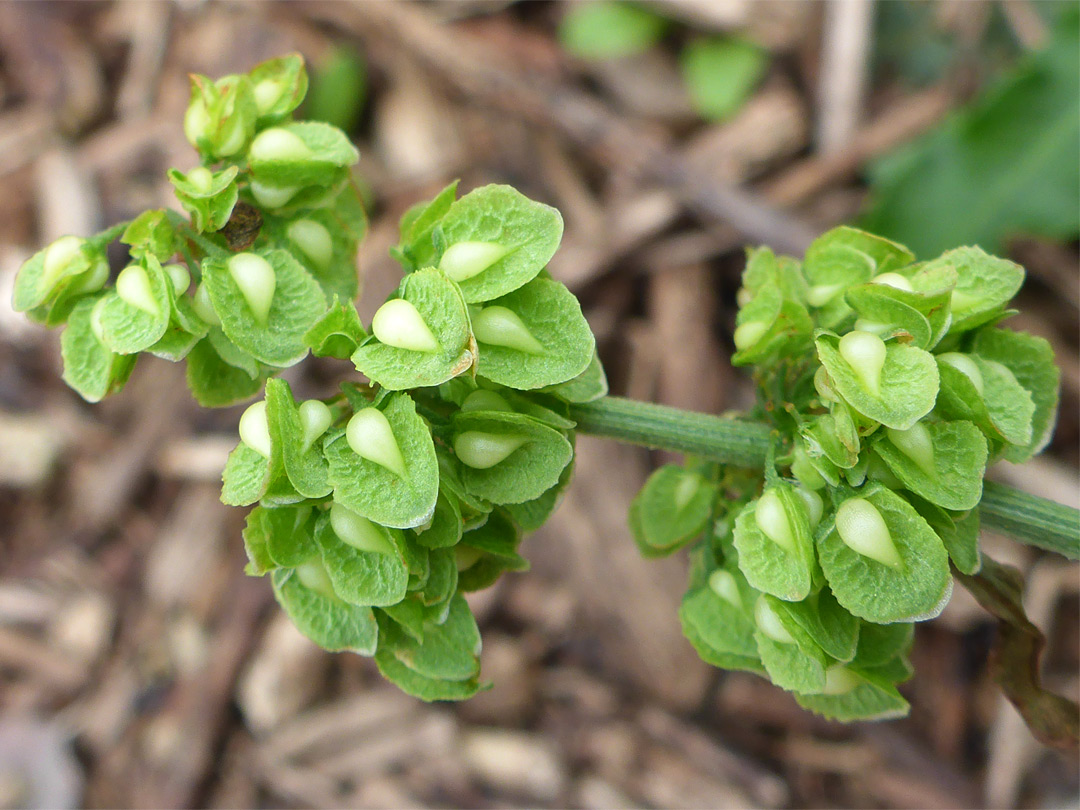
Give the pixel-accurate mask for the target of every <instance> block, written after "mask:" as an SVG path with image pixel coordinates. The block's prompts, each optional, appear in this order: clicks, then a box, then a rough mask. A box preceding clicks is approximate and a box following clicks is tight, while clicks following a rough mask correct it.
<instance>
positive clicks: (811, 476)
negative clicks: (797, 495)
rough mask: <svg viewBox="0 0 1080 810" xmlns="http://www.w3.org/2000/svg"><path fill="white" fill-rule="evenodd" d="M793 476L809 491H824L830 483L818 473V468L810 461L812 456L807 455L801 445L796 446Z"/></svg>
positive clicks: (792, 464) (792, 463)
mask: <svg viewBox="0 0 1080 810" xmlns="http://www.w3.org/2000/svg"><path fill="white" fill-rule="evenodd" d="M791 474H792V475H794V476H795V477H796V478H797V479H798V481H799V483H800V484H802V485H803V486H804V487H806V488H808V489H813V490H817V489H823V488H824V487H825V485H826V484H827V483H828V481H826V480H825V479H824V478H823V477H822V475H821V473H820V472H818V468H817V467H815V466H814V462H812V461H811V460H810V456H808V455H807V454H806V450H805V449H803V446H802V445H801V444H796V445H795V459H794V460H793V461H792V462H791Z"/></svg>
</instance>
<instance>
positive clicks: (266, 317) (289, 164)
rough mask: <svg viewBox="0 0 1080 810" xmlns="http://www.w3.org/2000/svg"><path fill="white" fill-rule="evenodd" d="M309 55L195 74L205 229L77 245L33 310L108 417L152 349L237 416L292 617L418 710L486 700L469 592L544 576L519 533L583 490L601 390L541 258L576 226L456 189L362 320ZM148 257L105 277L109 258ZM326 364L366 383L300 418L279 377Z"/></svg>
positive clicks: (584, 328) (358, 230)
mask: <svg viewBox="0 0 1080 810" xmlns="http://www.w3.org/2000/svg"><path fill="white" fill-rule="evenodd" d="M306 89H307V77H306V73H305V71H304V66H303V61H302V60H301V58H300V57H299V56H289V57H285V58H282V59H275V60H271V61H269V62H265V63H263V64H261V65H258V66H257V67H256V68H255V69H254V70H252V71H251V72H250V73H249V74H246V75H243V76H239V75H238V76H227V77H225V78H223V79H220V80H218V81H216V82H214V81H211V80H210V79H207V78H206V77H201V76H196V77H193V80H192V96H191V103H190V106H189V108H188V112H187V116H186V117H185V120H184V131H185V133H186V135H187V137H188V139H189V140H190V141H191V143H192V145H193V146H195V147H196V149H197V150H198V152H199V155H200V157H201V163H200V165H199V166H196V167H195V168H193V169H191V170H190V171H188V172H187V173H181V172H179V171H176V170H172V171H170V172H169V178H170V180H171V181H172V183H173V186H174V187H175V190H176V196H177V199H178V200H179V202H180V205H181V206H182V207H183V208H184V210H185V211H186V212H187V213H188V215H189V219H185V218H184V217H183V216H181V215H180V214H178V213H176V212H172V211H165V210H157V211H147V212H146V213H144V214H142V215H141V216H139V217H138V218H136V219H135V220H133V221H132V222H130V223H124V224H122V225H119V226H117V227H115V228H112V229H110V230H109V231H106V232H104V233H101V234H98V235H97V236H95V237H92V238H90V239H82V238H79V237H74V236H68V237H64V238H62V239H60V240H58V241H57V242H55V243H53V244H52V245H50V246H49V247H47V248H46V249H45V250H43V251H41V252H39V253H38V254H36V255H35V256H33V257H32V258H31V259H29V260H28V261H27V262H26V264H25V265H24V266H23V267H22V268H21V270H20V273H19V276H18V278H17V281H16V288H15V296H14V303H15V306H16V308H17V309H18V310H21V311H25V312H27V313H28V314H29V315H30V316H31V317H33V318H35V319H36V320H38V321H40V322H42V323H45V324H47V325H49V326H55V325H60V324H66V327H65V330H64V333H63V336H62V349H63V358H64V378H65V380H67V382H68V383H69V384H70V385H71V386H72V387H73V388H74V389H75V390H77V391H78V392H79V393H80V394H81V395H82V396H83V397H84V398H86V399H87V400H90V401H97V400H99V399H101V398H102V397H104V396H105V395H106V394H109V393H112V392H114V391H116V390H118V389H119V388H121V387H122V386H123V384H124V383H125V382H126V380H127V378H128V376H129V375H130V373H131V370H132V368H133V366H134V363H135V360H136V358H137V357H138V355H139V354H140V353H143V352H147V353H149V354H153V355H156V356H158V357H163V358H165V359H168V360H172V361H179V360H186V361H187V379H188V383H189V387H190V388H191V391H192V393H193V395H194V396H195V398H196V399H197V400H198V401H199V402H200V403H201V404H203V405H206V406H211V407H215V406H225V405H231V404H234V403H236V402H240V401H243V400H245V399H249V398H251V397H252V396H253V395H255V394H257V393H258V392H259V391H260V390H262V389H263V387H264V383H265V396H264V398H263V399H262V400H260V401H258V402H256V403H255V404H253V405H251V406H250V407H249V408H248V409H247V410H246V411H245V412H244V414H243V416H242V417H241V419H240V425H239V430H240V439H241V441H240V443H239V445H238V446H237V447H236V449H235V450H234V451H233V452H232V453H231V455H230V456H229V460H228V463H227V465H226V468H225V471H224V474H223V481H224V485H223V488H222V500H223V501H224V502H225V503H227V504H232V505H237V506H250V505H255V508H254V509H253V510H252V511H251V513H250V514H249V516H248V520H247V526H246V529H245V531H244V543H245V547H246V549H247V552H248V556H249V558H250V565H249V566H248V569H247V570H248V572H249V573H250V574H253V575H258V576H261V575H264V574H270V575H271V579H272V582H273V588H274V592H275V594H276V595H277V598H278V601H279V602H280V603H281V605H282V606H283V607H284V609H285V610H286V612H287V613H288V614H289V616H290V617H291V618H292V619H293V621H294V622H295V623H296V625H297V627H298V628H299V629H300V630H301V631H302V632H303V633H305V634H306V635H307V636H309V637H310V638H311V639H313V640H314V641H315V642H317V643H318V644H320V645H322V646H323V647H325V648H327V649H330V650H351V651H354V652H357V653H361V654H363V655H368V656H374V657H375V660H376V662H377V664H378V666H379V669H380V670H381V671H382V672H383V673H384V674H385V675H386V677H387V678H389V679H390V680H392V681H394V682H395V683H397V684H398V685H399V686H400V687H401V688H402V689H404V690H405V691H406V692H409V693H410V694H413V695H416V696H417V697H420V698H423V699H425V700H437V699H461V698H465V697H468V696H469V695H471V694H473V693H475V692H476V691H477V690H478V689H480V688H481V684H480V681H479V658H478V655H479V652H480V637H479V633H478V631H477V627H476V623H475V621H474V619H473V617H472V614H471V613H470V611H469V607H468V604H467V603H466V601H465V598H464V596H463V595H462V594H464V593H466V592H468V591H472V590H478V589H481V588H485V587H487V586H489V585H490V584H492V583H493V582H494V581H495V580H496V579H497V578H498V576H499V575H500V574H501V573H502V572H504V571H518V570H523V569H525V568H527V567H528V564H527V562H526V561H525V560H524V559H523V558H522V557H521V556H520V555H519V554H518V551H517V549H518V546H519V543H520V540H521V536H522V533H523V532H525V531H531V530H533V529H536V528H538V527H539V526H540V525H541V524H542V523H543V522H544V521H545V520H546V519H547V517H548V516H549V515H550V514H551V512H552V511H553V510H554V508H555V506H556V503H557V501H558V499H559V496H560V494H561V492H562V491H563V489H564V488H565V487H566V485H567V484H568V483H569V479H570V475H571V470H572V466H573V464H572V462H573V455H574V449H573V447H574V444H573V442H574V427H575V423H574V422H573V421H572V420H571V419H570V418H568V412H569V403H574V402H586V401H590V400H592V399H595V398H598V397H601V396H603V395H604V394H605V393H606V392H607V382H606V380H605V378H604V373H603V369H602V368H601V366H600V364H599V361H598V359H597V357H596V351H595V340H594V338H593V335H592V332H591V330H590V329H589V325H588V323H587V322H586V321H585V318H584V316H583V315H582V312H581V307H580V305H579V304H578V302H577V299H576V298H575V297H574V296H573V294H572V293H570V291H569V290H567V289H566V287H564V286H563V285H562V284H559V283H557V282H555V281H553V280H552V279H551V278H550V277H549V276H548V274H547V273H546V272H545V270H544V268H545V266H546V264H547V263H548V260H549V259H550V258H551V256H552V255H553V254H554V252H555V250H556V249H557V248H558V245H559V242H560V240H561V238H562V228H563V225H562V218H561V216H560V215H559V213H558V211H556V210H555V209H554V208H551V207H549V206H546V205H542V204H540V203H537V202H534V201H532V200H529V199H528V198H526V197H524V196H523V195H521V194H520V193H518V192H517V191H515V190H514V189H512V188H510V187H508V186H496V185H492V186H485V187H483V188H479V189H476V190H474V191H473V192H471V193H469V194H466V195H464V196H463V197H461V198H460V199H458V198H457V184H456V183H454V184H451V185H450V186H449V187H447V188H446V189H445V190H443V191H442V192H441V193H440V194H439V195H438V196H436V197H435V198H434V199H433V200H431V201H430V202H428V203H424V204H421V205H417V206H415V207H414V208H412V209H410V210H409V211H408V212H407V213H406V214H405V216H404V217H403V219H402V221H401V240H400V244H398V245H397V246H396V247H395V248H394V249H393V251H392V254H393V255H394V256H395V257H396V258H397V259H398V260H399V261H400V262H401V264H402V265H403V268H404V271H405V275H404V279H403V280H402V282H401V285H400V287H399V288H398V290H397V291H396V292H395V293H394V294H393V295H392V296H391V297H390V299H389V300H388V301H386V302H385V303H384V304H383V305H382V306H381V307H380V308H379V309H378V311H377V312H376V313H375V315H374V317H373V318H372V321H371V323H370V325H369V326H368V328H365V326H364V325H363V324H362V322H361V319H360V317H359V315H358V313H357V310H356V307H355V305H354V303H353V300H354V299H355V298H356V296H357V293H358V279H357V272H356V251H357V246H358V244H359V241H360V239H361V238H362V237H363V235H364V232H365V230H366V218H365V215H364V211H363V208H362V206H361V203H360V199H359V196H358V193H357V190H356V188H355V186H354V185H353V183H352V182H351V180H350V176H349V167H350V166H352V165H353V164H354V163H356V161H357V160H358V157H359V156H358V154H357V152H356V150H355V148H354V147H353V146H352V144H351V143H349V141H348V139H347V138H346V136H345V135H344V133H342V132H341V131H340V130H337V129H335V128H334V127H331V126H327V125H325V124H319V123H307V122H304V123H296V122H292V121H291V120H290V116H291V114H292V112H293V110H295V109H296V107H297V106H298V105H299V104H300V102H301V101H302V99H303V96H304V93H305V91H306ZM117 237H119V238H120V240H121V241H122V242H123V243H125V244H126V245H127V246H128V248H129V253H130V256H131V262H130V263H129V264H128V265H127V266H126V267H125V268H124V269H123V270H121V271H120V273H119V275H118V276H117V278H116V280H115V283H113V284H111V285H109V284H108V283H107V282H108V278H109V265H108V262H107V260H106V254H105V251H106V248H107V246H108V245H109V243H110V242H111V241H113V240H114V239H116V238H117ZM308 354H314V355H316V356H323V357H334V358H337V359H343V360H351V362H352V364H353V365H354V366H355V368H356V370H357V371H359V372H362V374H363V375H364V376H365V377H366V378H367V381H368V382H366V383H361V382H360V378H359V375H354V380H353V381H349V382H346V383H344V384H343V385H342V386H341V393H340V394H338V395H336V396H334V397H332V398H330V399H328V400H326V401H321V400H307V401H303V402H298V401H296V399H295V398H294V397H293V394H292V392H291V390H290V388H289V385H288V383H286V382H284V381H283V380H280V379H276V378H275V375H276V374H277V373H278V372H279V371H281V370H282V369H285V368H287V367H290V366H292V365H294V364H296V363H298V362H299V361H300V360H302V359H303V358H304V357H306V356H307V355H308Z"/></svg>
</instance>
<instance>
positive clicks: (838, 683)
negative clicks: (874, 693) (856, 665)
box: [822, 664, 863, 695]
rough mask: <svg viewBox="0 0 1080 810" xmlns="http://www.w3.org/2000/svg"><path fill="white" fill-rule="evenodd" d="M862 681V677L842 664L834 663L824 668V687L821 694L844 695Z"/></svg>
mask: <svg viewBox="0 0 1080 810" xmlns="http://www.w3.org/2000/svg"><path fill="white" fill-rule="evenodd" d="M862 682H863V679H862V678H860V677H859V676H858V675H856V674H855V673H854V672H852V671H851V670H850V669H848V668H847V667H845V666H844V665H843V664H834V665H833V666H831V667H829V668H828V669H827V670H825V688H824V689H823V690H822V694H823V695H846V694H847V693H848V692H850V691H851V690H852V689H854V688H855V687H856V686H858V685H859V684H861V683H862Z"/></svg>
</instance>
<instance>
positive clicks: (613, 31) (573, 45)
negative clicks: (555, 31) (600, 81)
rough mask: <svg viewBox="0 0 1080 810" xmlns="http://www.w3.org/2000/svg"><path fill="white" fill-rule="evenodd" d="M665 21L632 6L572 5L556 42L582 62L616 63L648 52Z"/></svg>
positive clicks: (661, 33) (665, 23)
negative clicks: (627, 57)
mask: <svg viewBox="0 0 1080 810" xmlns="http://www.w3.org/2000/svg"><path fill="white" fill-rule="evenodd" d="M666 27H667V20H665V19H664V18H663V17H660V16H658V15H656V14H653V13H652V12H651V11H648V10H646V9H644V8H640V7H639V6H635V5H633V4H631V3H619V2H601V3H581V4H575V5H571V6H570V7H569V10H568V11H567V13H566V16H565V17H563V20H562V24H561V25H560V26H559V41H560V42H562V46H563V47H564V48H566V50H568V51H569V52H570V53H572V54H573V55H574V56H577V57H580V58H581V59H595V60H601V59H618V58H619V57H622V56H633V55H634V54H638V53H641V52H642V51H646V50H648V49H649V48H651V47H652V46H653V45H655V44H656V42H657V41H658V40H659V39H660V37H662V36H663V35H664V29H665V28H666Z"/></svg>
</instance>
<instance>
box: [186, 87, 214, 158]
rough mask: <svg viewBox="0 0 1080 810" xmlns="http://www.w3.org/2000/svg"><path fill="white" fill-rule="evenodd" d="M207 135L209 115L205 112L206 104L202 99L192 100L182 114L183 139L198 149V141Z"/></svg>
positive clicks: (208, 132)
mask: <svg viewBox="0 0 1080 810" xmlns="http://www.w3.org/2000/svg"><path fill="white" fill-rule="evenodd" d="M209 135H210V114H209V113H208V112H207V110H206V102H205V101H203V100H202V98H198V97H197V98H194V99H192V101H191V103H190V104H188V108H187V112H185V113H184V137H186V138H187V139H188V143H190V144H191V145H192V146H194V147H195V148H198V147H199V141H201V140H204V139H206V138H208V137H209Z"/></svg>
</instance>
